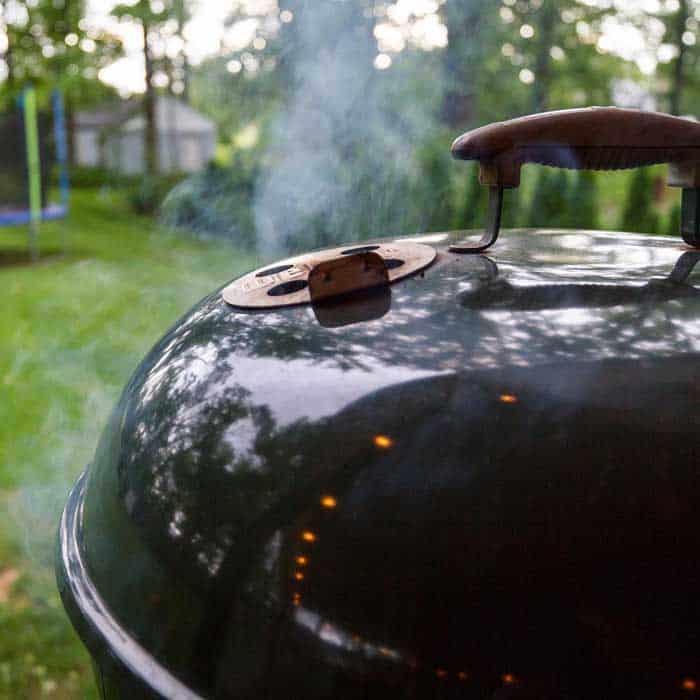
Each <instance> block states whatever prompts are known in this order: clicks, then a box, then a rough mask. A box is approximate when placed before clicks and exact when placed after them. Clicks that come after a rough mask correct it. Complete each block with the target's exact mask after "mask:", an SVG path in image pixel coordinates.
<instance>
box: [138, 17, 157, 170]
mask: <svg viewBox="0 0 700 700" xmlns="http://www.w3.org/2000/svg"><path fill="white" fill-rule="evenodd" d="M142 27H143V57H144V61H145V64H146V94H145V95H144V99H143V107H144V118H145V121H146V129H145V131H144V150H145V156H146V172H147V173H148V174H149V175H157V174H158V125H157V122H156V89H155V86H154V85H153V72H154V71H153V57H152V55H151V46H150V43H149V38H148V33H149V26H148V22H146V21H144V22H143V23H142Z"/></svg>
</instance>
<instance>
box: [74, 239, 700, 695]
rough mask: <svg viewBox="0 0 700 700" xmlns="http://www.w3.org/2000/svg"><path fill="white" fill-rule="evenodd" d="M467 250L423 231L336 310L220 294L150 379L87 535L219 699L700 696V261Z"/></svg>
mask: <svg viewBox="0 0 700 700" xmlns="http://www.w3.org/2000/svg"><path fill="white" fill-rule="evenodd" d="M460 237H461V236H460V234H459V233H457V234H450V235H448V234H436V235H433V236H427V237H417V238H412V239H411V243H415V244H419V245H421V246H429V247H430V249H432V250H434V251H436V252H437V257H436V259H435V261H434V262H433V264H432V265H431V266H429V267H427V269H423V271H422V272H420V273H419V274H415V275H413V276H409V277H406V278H405V279H403V280H402V281H400V282H398V283H397V284H395V285H391V286H388V287H387V286H386V285H379V287H375V286H369V287H366V288H364V289H363V290H362V291H360V292H357V293H355V294H352V293H350V294H348V293H344V294H343V295H341V296H339V297H335V298H333V299H331V300H330V301H328V300H326V301H325V304H321V305H320V306H321V307H323V313H322V314H321V316H320V317H319V313H318V310H319V307H318V305H316V304H313V305H309V304H306V305H303V304H302V305H296V306H286V307H283V308H263V309H257V310H255V309H243V308H238V307H234V306H232V305H231V304H229V303H227V302H226V301H225V300H224V298H222V295H221V293H220V292H215V293H214V294H212V295H211V296H209V297H207V298H206V299H204V300H203V301H202V302H201V303H200V304H198V305H197V306H196V307H195V308H194V309H193V310H192V311H191V312H190V313H188V314H187V315H186V316H185V317H184V318H183V319H182V320H181V321H180V322H179V323H178V324H176V325H175V326H174V327H173V328H172V329H171V330H170V331H169V332H168V333H167V334H166V335H165V337H164V338H163V339H162V340H161V341H160V342H159V343H158V344H157V345H156V346H155V347H154V349H153V350H152V351H151V353H150V354H149V355H148V357H147V358H146V359H145V360H144V362H143V363H142V364H141V366H140V367H139V368H138V370H137V371H136V373H135V374H134V376H133V377H132V379H131V381H130V382H129V384H128V385H127V387H126V389H125V391H124V394H123V396H122V398H121V401H120V403H119V405H118V407H117V408H116V410H115V413H114V415H113V417H112V420H111V422H110V424H109V426H108V427H107V429H106V431H105V434H104V436H103V438H102V441H101V444H100V447H99V449H98V451H97V454H96V456H95V460H94V462H93V464H92V465H91V466H90V468H89V470H88V473H87V477H86V481H85V483H84V485H83V486H82V487H81V493H80V494H79V496H78V497H76V498H78V500H79V501H80V502H81V508H82V510H81V511H80V512H81V519H80V522H79V527H78V528H77V529H78V531H79V532H78V534H76V542H75V547H76V551H78V553H79V556H80V558H81V561H83V562H84V565H85V575H86V576H87V577H89V579H90V581H91V582H92V584H93V595H94V596H98V597H99V598H100V599H101V600H102V601H103V602H104V606H105V609H106V610H108V611H109V614H110V615H112V616H113V620H114V622H115V624H118V625H119V627H120V629H121V630H122V633H123V634H124V635H126V636H127V637H128V638H129V639H131V640H133V641H134V642H135V643H137V644H138V645H139V646H140V648H141V649H142V650H145V651H146V652H147V653H148V654H149V655H150V657H151V658H152V659H153V660H154V663H155V664H156V667H158V668H160V669H161V670H162V671H163V672H167V673H169V674H171V675H172V676H173V678H175V679H178V681H179V682H181V683H183V684H184V685H186V686H188V687H189V688H191V689H192V690H193V692H195V693H198V694H201V695H202V696H211V697H230V698H240V697H270V698H277V697H279V698H282V697H284V698H288V697H304V698H322V697H323V698H326V697H338V698H341V697H343V698H345V697H348V698H350V697H363V698H368V697H371V698H390V697H443V696H445V697H453V696H454V697H470V698H471V697H473V698H496V697H498V698H505V697H514V698H515V697H517V698H526V697H527V698H552V699H553V698H562V697H567V698H593V697H609V698H623V697H624V698H651V697H654V698H661V697H663V698H674V697H684V696H685V695H684V694H686V693H687V689H688V687H689V683H690V682H693V683H694V682H695V681H694V680H693V679H694V678H697V677H698V674H699V673H700V669H698V667H697V654H696V646H697V644H696V642H697V630H698V629H700V609H699V607H698V605H697V604H696V603H695V599H696V597H697V596H696V591H695V582H696V581H697V580H698V573H700V572H699V571H698V563H697V558H696V557H695V556H693V552H694V551H695V549H696V546H697V536H696V534H695V529H696V528H695V525H696V515H695V514H696V513H697V512H698V509H699V508H700V487H699V486H698V484H699V483H700V482H698V480H697V478H696V475H695V466H696V463H697V446H698V441H697V434H698V427H700V425H699V424H698V418H697V416H696V413H697V411H696V410H694V409H696V408H697V406H698V405H700V383H698V381H697V366H698V365H697V362H698V355H697V353H698V352H699V351H700V323H698V320H697V318H698V312H699V311H700V299H699V296H698V293H697V290H696V289H695V288H694V287H693V286H692V281H693V279H692V278H691V277H689V275H690V274H691V270H692V265H693V264H694V261H689V259H688V258H687V257H686V258H684V259H683V260H682V261H681V262H679V259H680V258H681V255H682V252H683V251H682V250H680V249H679V248H678V247H676V246H675V245H669V242H668V241H667V240H665V239H655V238H648V237H641V236H631V235H627V236H625V235H620V234H605V233H598V234H594V233H586V232H551V233H542V232H539V233H538V232H532V233H530V234H529V235H527V236H524V235H522V234H519V235H517V236H516V235H510V234H506V235H505V236H504V239H503V242H502V243H501V244H500V247H499V249H498V258H497V262H495V261H494V260H491V259H489V258H485V257H483V256H460V255H454V254H452V253H450V252H449V251H448V245H449V244H450V243H451V242H456V241H459V240H460ZM368 245H373V244H368ZM377 245H382V246H388V247H391V246H394V245H398V243H394V242H378V243H377ZM367 252H369V253H372V252H375V251H364V253H367ZM364 253H363V254H364ZM333 259H335V257H333ZM690 263H692V264H690ZM677 264H678V265H680V267H676V268H675V270H676V271H675V273H674V275H671V276H669V274H670V273H671V271H672V270H674V266H675V265H677ZM271 269H273V270H274V266H273V267H272V268H271ZM679 269H680V270H681V271H680V272H679ZM268 273H269V268H268ZM270 274H273V275H274V274H280V273H279V272H272V273H270ZM280 283H282V282H280ZM234 284H235V283H234ZM229 289H230V287H229ZM557 290H559V293H558V291H557ZM377 299H381V302H380V303H379V304H378V303H377ZM349 308H352V309H354V310H353V312H352V313H348V309H349ZM358 309H359V310H360V312H358ZM363 313H364V315H363ZM324 314H325V316H324ZM338 319H340V320H341V322H340V323H338V322H337V321H338ZM324 321H325V322H324ZM334 321H336V322H334ZM75 508H76V510H77V508H78V506H77V505H76V506H75ZM85 609H87V608H85ZM85 609H84V610H85ZM95 624H96V625H97V626H98V627H99V624H101V623H100V622H99V621H96V622H95ZM118 653H128V652H118ZM130 667H131V668H132V669H136V672H139V673H142V675H144V676H145V675H146V672H145V671H140V670H139V669H138V662H136V661H133V659H132V662H131V665H130Z"/></svg>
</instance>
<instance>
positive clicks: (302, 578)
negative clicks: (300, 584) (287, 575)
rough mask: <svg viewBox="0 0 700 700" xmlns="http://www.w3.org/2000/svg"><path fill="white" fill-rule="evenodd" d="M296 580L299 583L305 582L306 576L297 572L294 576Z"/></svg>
mask: <svg viewBox="0 0 700 700" xmlns="http://www.w3.org/2000/svg"><path fill="white" fill-rule="evenodd" d="M294 578H295V579H296V580H297V581H303V580H304V574H302V573H301V571H297V572H296V573H295V574H294Z"/></svg>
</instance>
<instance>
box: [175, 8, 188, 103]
mask: <svg viewBox="0 0 700 700" xmlns="http://www.w3.org/2000/svg"><path fill="white" fill-rule="evenodd" d="M175 19H176V20H177V36H178V37H179V38H180V41H181V42H182V53H181V55H180V68H181V70H182V85H183V89H182V93H181V94H180V97H182V99H183V100H185V102H189V101H190V62H189V59H188V58H187V48H186V47H187V43H186V41H185V22H186V21H187V8H186V7H185V0H175Z"/></svg>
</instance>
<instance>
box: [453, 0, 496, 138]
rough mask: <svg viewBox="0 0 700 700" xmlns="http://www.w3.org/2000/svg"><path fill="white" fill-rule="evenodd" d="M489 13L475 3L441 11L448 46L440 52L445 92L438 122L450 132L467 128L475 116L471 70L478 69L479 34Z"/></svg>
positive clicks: (479, 55)
mask: <svg viewBox="0 0 700 700" xmlns="http://www.w3.org/2000/svg"><path fill="white" fill-rule="evenodd" d="M490 9H491V8H488V9H485V7H484V3H483V2H475V3H469V4H465V5H462V4H460V3H448V4H446V5H445V7H444V10H443V12H444V21H445V23H446V25H447V29H448V32H449V43H448V45H447V46H446V47H445V50H444V63H443V65H444V75H445V82H446V90H445V95H444V98H443V104H442V121H443V122H444V123H445V124H446V125H447V126H449V127H450V128H452V129H465V128H467V127H468V126H470V125H471V123H472V122H473V121H474V119H475V116H476V101H477V87H478V86H477V82H476V79H475V66H478V65H480V62H481V59H482V58H483V51H484V46H483V44H484V42H483V37H480V30H481V29H483V27H482V25H483V23H484V19H485V14H486V12H488V11H489V10H490Z"/></svg>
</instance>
